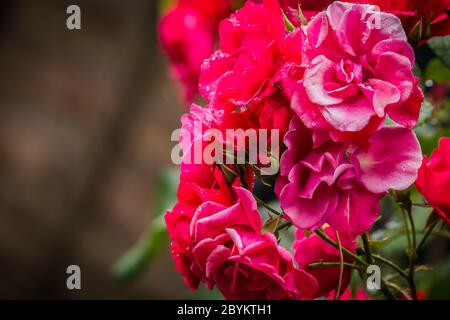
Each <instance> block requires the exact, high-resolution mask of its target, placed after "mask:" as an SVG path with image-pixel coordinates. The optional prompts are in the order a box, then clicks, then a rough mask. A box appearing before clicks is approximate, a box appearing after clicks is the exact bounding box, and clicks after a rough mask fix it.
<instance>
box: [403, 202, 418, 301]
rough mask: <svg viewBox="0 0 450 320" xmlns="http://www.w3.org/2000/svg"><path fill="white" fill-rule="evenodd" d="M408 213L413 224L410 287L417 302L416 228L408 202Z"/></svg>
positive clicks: (410, 251)
mask: <svg viewBox="0 0 450 320" xmlns="http://www.w3.org/2000/svg"><path fill="white" fill-rule="evenodd" d="M406 211H407V216H408V219H409V223H410V224H411V233H412V235H411V238H412V243H411V247H410V250H409V286H410V287H411V294H412V298H413V299H414V300H417V289H416V283H415V281H414V275H415V271H416V268H415V263H416V258H417V256H416V227H415V224H414V218H413V216H412V210H411V202H408V203H407V204H406Z"/></svg>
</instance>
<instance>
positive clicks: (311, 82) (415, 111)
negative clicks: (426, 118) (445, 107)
mask: <svg viewBox="0 0 450 320" xmlns="http://www.w3.org/2000/svg"><path fill="white" fill-rule="evenodd" d="M304 49H305V50H304V56H303V57H304V59H303V62H304V65H305V67H306V69H305V71H304V76H303V79H302V80H301V81H299V83H298V86H297V88H296V90H295V92H294V96H293V100H292V103H291V106H292V108H293V109H294V111H295V112H296V113H297V115H298V116H299V117H300V118H301V120H302V121H303V122H304V124H305V125H306V126H307V127H308V128H311V129H314V130H317V131H338V132H341V133H343V132H344V133H355V132H361V131H363V130H365V129H368V128H369V129H370V130H369V131H374V130H377V129H378V127H379V126H380V125H381V124H382V122H383V120H384V118H385V116H386V114H388V115H389V117H390V118H391V119H392V120H394V121H395V122H397V123H398V124H400V125H402V126H405V127H407V128H411V127H412V126H413V125H414V124H415V123H416V121H417V119H418V116H419V110H420V106H421V101H422V99H423V94H422V92H421V90H420V88H419V87H418V86H417V79H416V77H415V76H414V75H413V72H412V68H413V64H414V52H413V50H412V48H411V46H410V45H409V44H408V42H407V39H406V35H405V32H404V31H403V28H402V25H401V23H400V20H399V19H398V18H397V17H396V16H395V15H392V14H389V13H384V12H379V11H378V10H377V9H376V7H374V6H370V5H356V4H349V3H343V2H334V3H332V4H331V5H330V6H329V7H328V8H327V10H326V11H323V12H320V13H319V14H317V15H316V16H314V18H313V19H312V20H311V21H310V22H309V24H308V25H307V27H306V41H305V47H304ZM341 136H342V134H341ZM335 139H336V138H335Z"/></svg>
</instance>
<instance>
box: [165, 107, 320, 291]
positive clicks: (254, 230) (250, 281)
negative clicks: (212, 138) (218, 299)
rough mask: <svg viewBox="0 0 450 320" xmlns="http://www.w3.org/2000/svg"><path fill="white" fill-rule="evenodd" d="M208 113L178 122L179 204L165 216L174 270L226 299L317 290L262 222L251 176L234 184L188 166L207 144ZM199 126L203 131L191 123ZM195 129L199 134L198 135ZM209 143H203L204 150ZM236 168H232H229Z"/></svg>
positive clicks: (210, 169) (212, 169)
mask: <svg viewBox="0 0 450 320" xmlns="http://www.w3.org/2000/svg"><path fill="white" fill-rule="evenodd" d="M213 111H214V110H212V109H210V108H201V107H198V106H196V105H193V106H192V107H191V112H190V114H188V115H185V116H184V117H183V118H182V123H183V125H182V129H184V130H185V131H186V132H187V133H188V134H184V135H183V137H182V139H181V145H182V148H183V150H184V151H185V157H184V158H183V160H182V163H181V173H180V184H179V187H178V192H177V197H178V202H177V204H176V205H175V206H174V208H173V209H172V210H169V211H168V212H167V213H166V215H165V221H166V225H167V229H168V232H169V236H170V238H171V241H172V242H171V248H172V256H173V259H174V262H175V267H176V269H177V270H178V271H179V272H180V273H181V274H182V276H183V278H184V281H185V283H186V284H187V286H188V287H189V288H191V289H194V290H195V289H197V288H198V285H199V283H200V282H203V283H204V284H205V285H206V286H207V287H208V288H212V287H213V286H216V287H217V288H218V289H219V290H220V292H222V294H223V295H224V296H225V297H226V298H228V299H300V298H303V297H308V296H310V295H312V294H313V293H314V292H315V291H316V290H317V282H316V280H315V279H314V277H312V276H311V275H309V274H308V273H306V272H305V271H303V270H299V269H297V268H296V267H295V266H294V263H293V260H292V257H291V254H290V253H289V252H288V251H287V250H286V249H284V248H283V247H281V246H279V245H278V243H277V241H276V238H275V236H274V235H273V234H271V233H262V232H261V229H262V222H261V218H260V215H259V212H258V211H257V205H256V201H255V199H254V198H253V196H252V194H251V193H250V191H248V190H246V189H244V188H242V185H245V186H247V187H248V188H249V189H250V190H251V189H252V188H253V172H251V171H250V170H248V171H247V172H246V175H245V177H244V180H245V181H243V182H245V183H241V180H240V179H236V180H235V181H234V182H233V184H232V185H230V182H229V181H227V179H226V178H225V176H224V175H223V173H222V172H221V170H220V169H219V168H218V167H217V166H215V165H207V164H205V163H200V164H192V163H191V160H192V159H190V158H188V157H190V156H191V154H189V153H188V152H186V151H188V150H191V149H192V148H193V144H194V142H195V141H201V142H205V141H204V139H205V137H204V136H203V132H204V131H203V130H204V129H207V128H211V127H212V126H214V124H215V121H216V120H217V119H216V117H214V114H213ZM196 121H200V122H201V123H202V126H203V127H202V128H201V129H202V130H199V129H200V128H198V127H197V126H195V125H194V123H195V122H196ZM197 130H198V131H197ZM206 146H207V143H202V144H201V147H202V149H203V148H204V147H206ZM233 169H234V170H235V169H236V168H233Z"/></svg>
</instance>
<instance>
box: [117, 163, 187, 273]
mask: <svg viewBox="0 0 450 320" xmlns="http://www.w3.org/2000/svg"><path fill="white" fill-rule="evenodd" d="M178 177H179V172H178V170H170V171H166V172H163V173H162V174H161V176H160V178H159V179H158V183H157V188H156V189H157V190H158V192H157V194H156V197H157V199H158V203H157V205H156V210H155V214H154V219H153V221H152V222H151V223H150V225H149V227H148V228H147V231H146V232H145V233H144V234H143V235H142V236H141V239H140V240H139V241H138V242H137V243H136V244H135V245H134V246H133V247H132V248H131V249H130V250H129V251H128V252H126V253H125V254H124V255H123V256H122V257H121V258H120V259H119V260H118V261H117V262H116V263H115V264H114V266H113V275H114V276H115V278H117V279H118V280H119V281H121V282H129V281H131V280H134V279H136V278H137V277H138V276H139V275H140V274H141V273H142V272H143V271H145V270H146V268H147V267H148V266H149V265H150V264H151V262H152V261H154V259H155V258H156V257H157V256H158V254H159V253H160V252H161V251H162V249H164V247H166V246H167V244H168V240H169V237H168V235H167V229H166V224H165V222H164V213H165V212H166V210H168V209H170V208H171V207H172V206H173V204H174V203H175V202H176V191H177V186H178Z"/></svg>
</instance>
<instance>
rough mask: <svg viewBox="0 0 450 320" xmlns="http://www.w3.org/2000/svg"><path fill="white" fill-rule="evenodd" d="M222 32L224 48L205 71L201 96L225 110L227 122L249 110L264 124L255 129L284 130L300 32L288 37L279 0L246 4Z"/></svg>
mask: <svg viewBox="0 0 450 320" xmlns="http://www.w3.org/2000/svg"><path fill="white" fill-rule="evenodd" d="M219 34H220V50H218V51H216V52H215V53H214V54H213V55H212V56H211V57H210V58H209V59H207V60H205V61H204V63H203V65H202V68H201V75H200V84H199V91H200V93H201V95H202V96H203V97H204V98H205V99H206V100H207V102H208V103H209V105H211V107H213V108H216V109H219V110H224V112H225V115H224V117H225V118H226V117H228V116H230V114H232V113H234V114H236V113H243V112H245V111H246V110H249V114H251V116H252V117H254V118H255V119H258V118H259V120H258V121H259V125H260V126H258V125H257V126H254V127H253V128H258V127H262V128H266V127H273V126H275V128H277V129H280V131H281V132H285V131H286V129H287V123H288V122H289V119H290V115H291V111H290V99H289V97H290V96H289V94H290V93H291V91H292V90H293V87H294V83H295V82H296V81H297V80H295V82H294V80H293V79H294V78H293V77H294V75H295V76H296V77H298V75H297V74H296V73H298V72H299V65H300V63H301V61H300V60H301V47H302V41H303V33H302V32H301V30H300V31H298V32H292V33H289V34H288V33H287V32H286V29H285V25H284V21H283V16H282V13H281V8H280V6H279V4H278V2H277V1H276V0H264V1H261V2H258V3H257V2H253V1H248V2H246V3H245V5H244V7H242V8H241V9H239V10H237V11H236V12H235V13H233V14H232V15H231V16H230V17H229V18H228V19H225V20H223V21H222V22H221V23H220V27H219ZM281 83H282V85H281ZM259 109H266V110H267V111H272V110H278V111H279V113H277V112H267V111H262V110H259ZM281 115H282V116H283V117H284V118H282V117H281ZM231 117H234V118H235V117H236V115H232V116H231ZM232 127H236V126H235V125H232Z"/></svg>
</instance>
